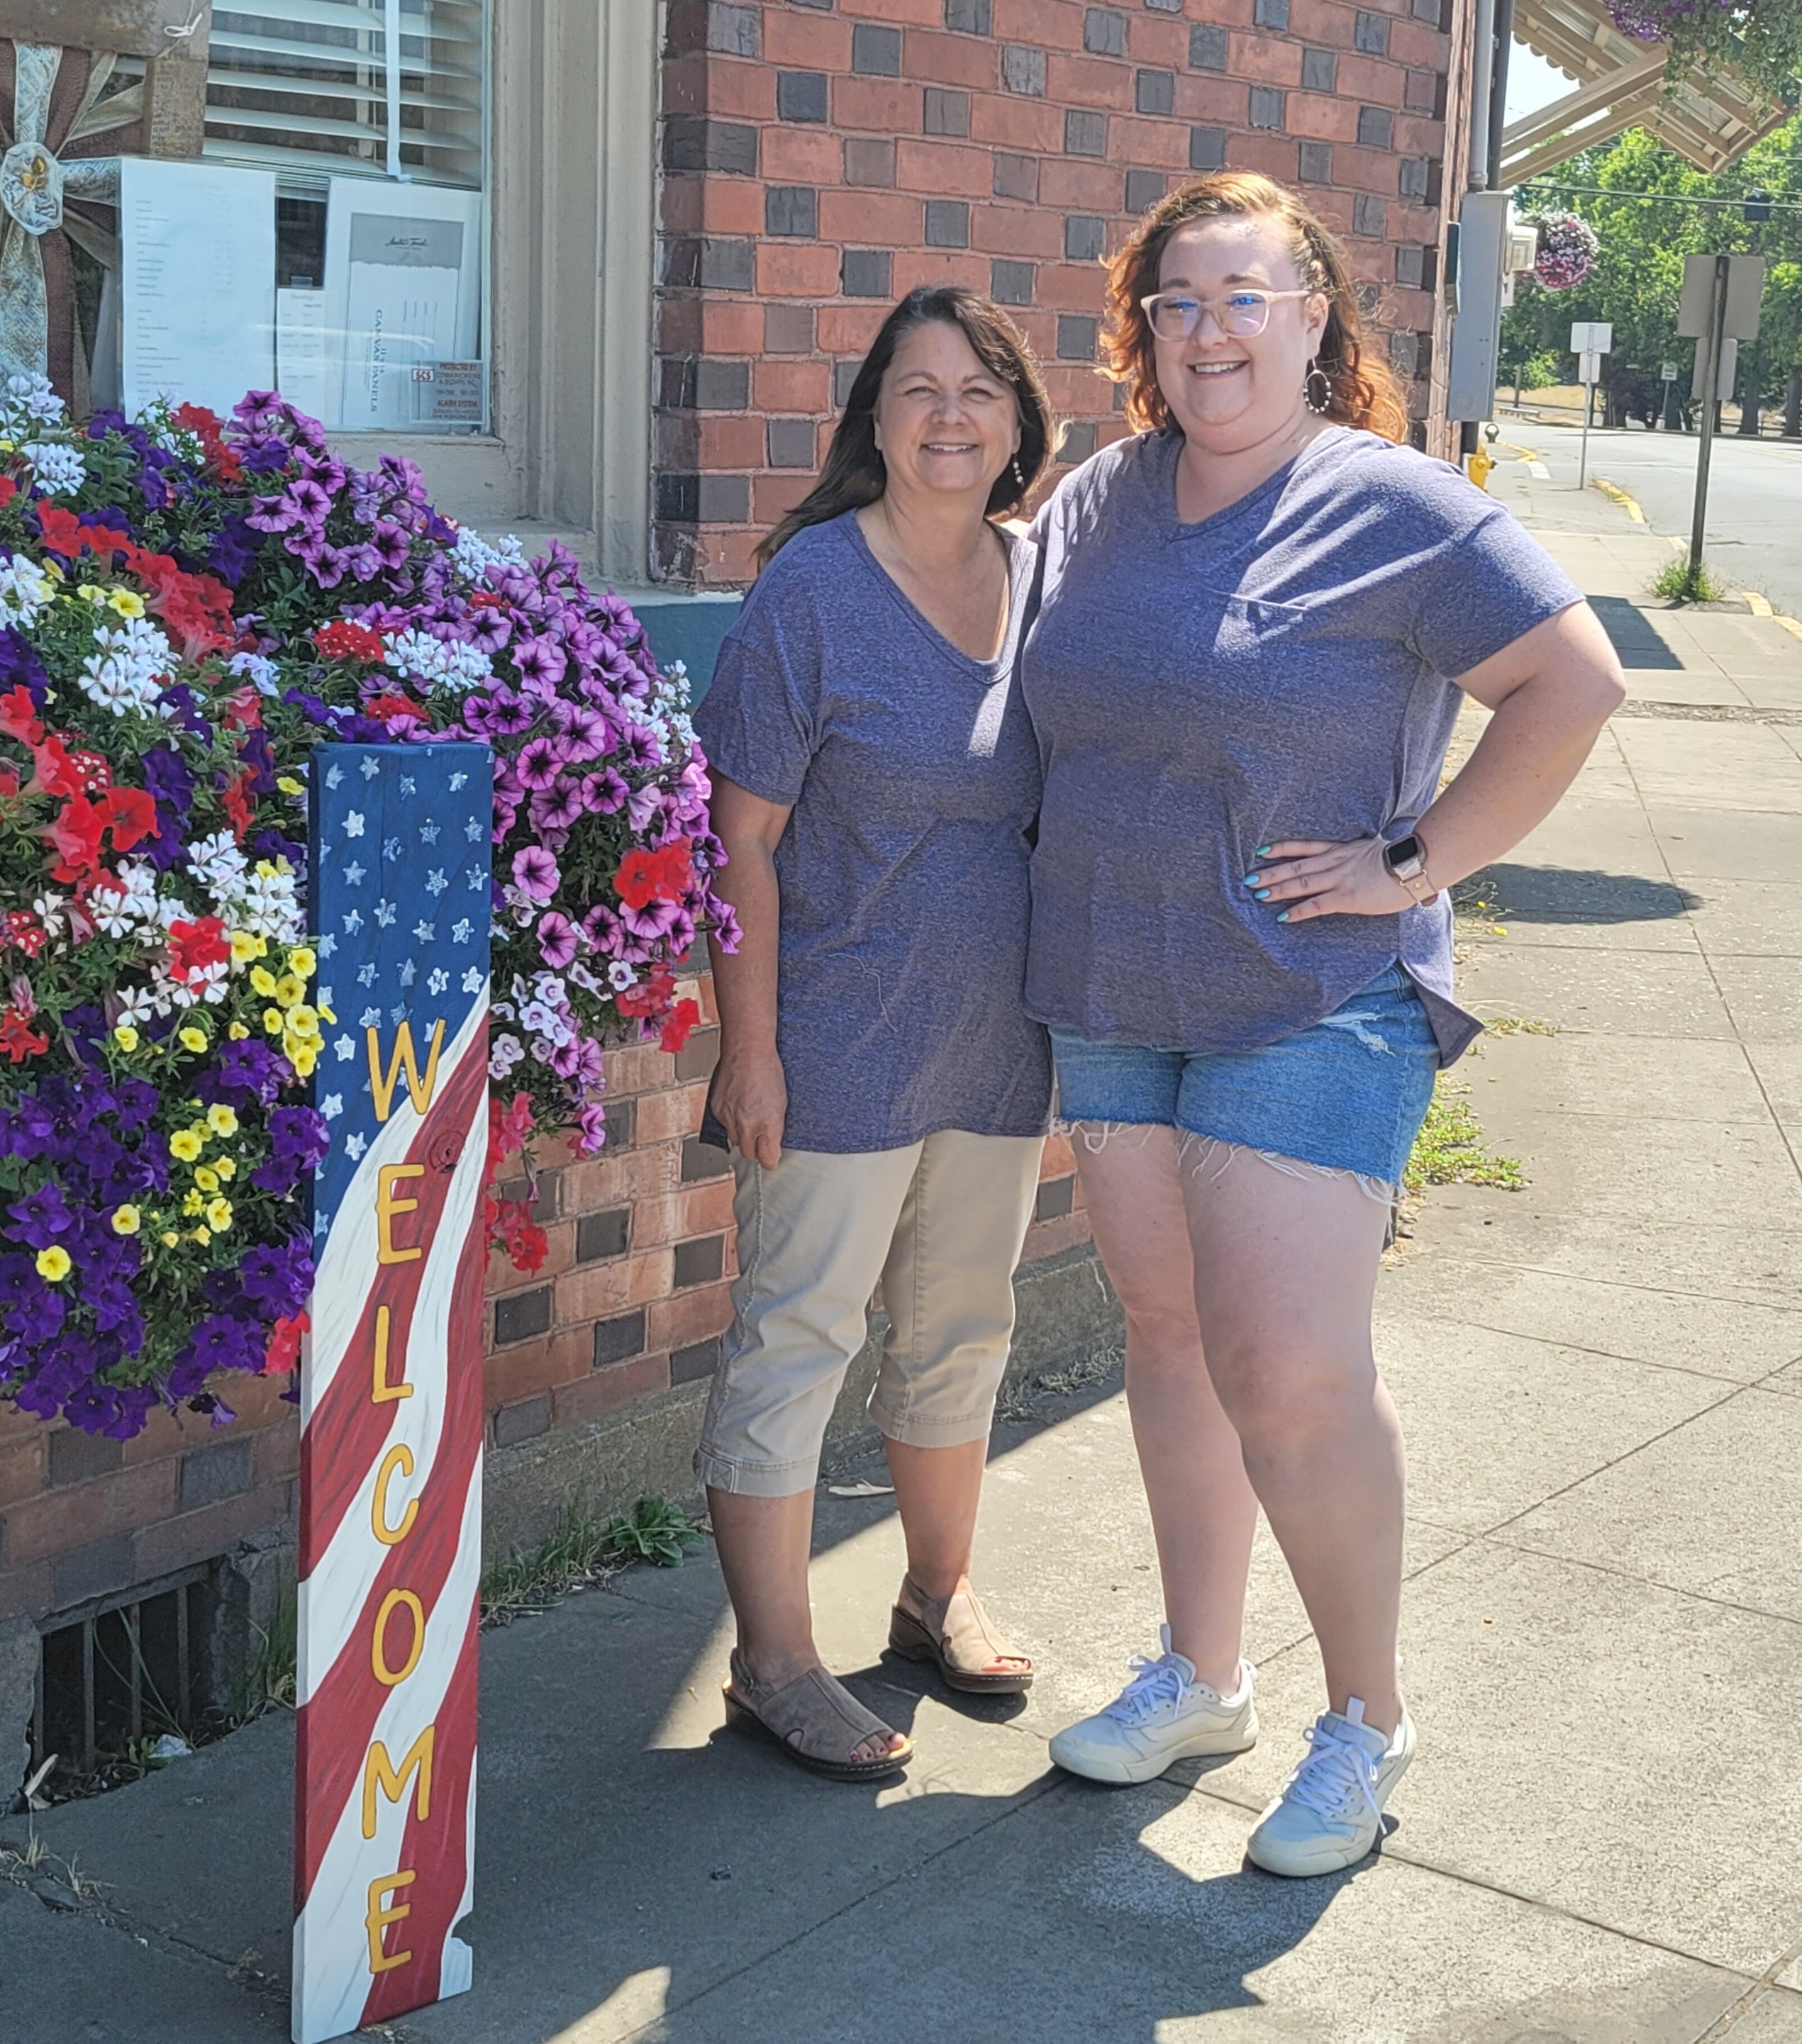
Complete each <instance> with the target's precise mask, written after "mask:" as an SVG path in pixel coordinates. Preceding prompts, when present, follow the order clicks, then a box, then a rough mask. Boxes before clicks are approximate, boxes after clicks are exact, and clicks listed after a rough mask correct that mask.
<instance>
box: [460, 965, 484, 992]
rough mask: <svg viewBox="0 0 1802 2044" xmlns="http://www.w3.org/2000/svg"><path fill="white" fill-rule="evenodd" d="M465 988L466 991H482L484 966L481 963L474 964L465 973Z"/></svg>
mask: <svg viewBox="0 0 1802 2044" xmlns="http://www.w3.org/2000/svg"><path fill="white" fill-rule="evenodd" d="M463 990H464V993H480V992H481V991H482V968H481V967H480V966H479V965H472V966H471V967H470V968H469V970H468V972H466V973H465V974H464V975H463Z"/></svg>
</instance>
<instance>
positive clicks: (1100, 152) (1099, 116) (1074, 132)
mask: <svg viewBox="0 0 1802 2044" xmlns="http://www.w3.org/2000/svg"><path fill="white" fill-rule="evenodd" d="M1064 153H1065V156H1106V155H1107V115H1106V114H1105V113H1084V112H1082V111H1081V110H1080V109H1078V108H1076V107H1074V106H1072V107H1071V108H1069V109H1068V111H1067V112H1066V113H1065V116H1064Z"/></svg>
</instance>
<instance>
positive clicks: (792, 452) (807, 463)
mask: <svg viewBox="0 0 1802 2044" xmlns="http://www.w3.org/2000/svg"><path fill="white" fill-rule="evenodd" d="M766 440H767V445H768V453H769V465H770V467H772V468H811V467H813V465H814V455H815V452H816V449H817V443H816V441H815V440H814V422H813V421H812V420H811V419H772V420H771V421H769V423H768V428H766Z"/></svg>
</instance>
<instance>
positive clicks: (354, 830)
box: [345, 809, 363, 837]
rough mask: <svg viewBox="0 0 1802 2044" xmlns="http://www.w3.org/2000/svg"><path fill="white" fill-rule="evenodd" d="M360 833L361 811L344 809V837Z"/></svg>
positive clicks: (361, 825)
mask: <svg viewBox="0 0 1802 2044" xmlns="http://www.w3.org/2000/svg"><path fill="white" fill-rule="evenodd" d="M362 835H363V812H362V811H361V810H360V809H348V810H346V811H345V836H346V837H361V836H362Z"/></svg>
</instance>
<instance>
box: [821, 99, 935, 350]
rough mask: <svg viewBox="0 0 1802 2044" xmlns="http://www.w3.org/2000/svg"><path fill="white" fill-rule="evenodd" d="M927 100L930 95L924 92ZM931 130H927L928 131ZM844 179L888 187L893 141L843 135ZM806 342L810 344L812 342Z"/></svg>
mask: <svg viewBox="0 0 1802 2044" xmlns="http://www.w3.org/2000/svg"><path fill="white" fill-rule="evenodd" d="M926 98H927V99H928V100H929V101H930V99H931V98H932V94H930V92H929V93H928V94H926ZM929 132H930V131H929ZM894 182H895V144H894V143H893V142H892V141H891V140H889V138H888V136H880V135H847V136H845V183H846V184H848V185H877V186H884V187H885V188H886V187H887V186H890V185H892V184H893V183H894ZM808 345H809V346H810V347H811V345H812V343H811V342H810V343H809V344H808Z"/></svg>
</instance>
